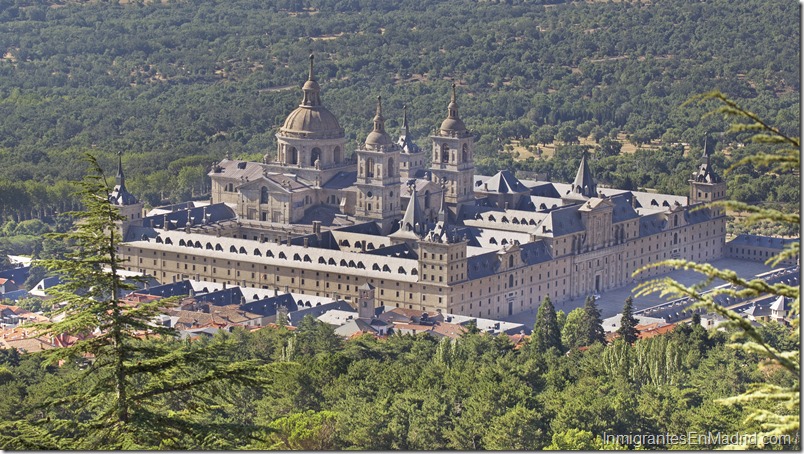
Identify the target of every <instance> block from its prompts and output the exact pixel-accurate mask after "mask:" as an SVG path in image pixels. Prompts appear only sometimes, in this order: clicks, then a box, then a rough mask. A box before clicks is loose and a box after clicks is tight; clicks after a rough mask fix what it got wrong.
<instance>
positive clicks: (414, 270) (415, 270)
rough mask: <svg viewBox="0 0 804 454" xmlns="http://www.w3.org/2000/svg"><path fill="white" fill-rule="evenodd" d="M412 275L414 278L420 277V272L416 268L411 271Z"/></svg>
mask: <svg viewBox="0 0 804 454" xmlns="http://www.w3.org/2000/svg"><path fill="white" fill-rule="evenodd" d="M410 274H412V275H414V276H418V275H419V270H417V269H416V268H413V269H412V270H410Z"/></svg>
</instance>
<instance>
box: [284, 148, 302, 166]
mask: <svg viewBox="0 0 804 454" xmlns="http://www.w3.org/2000/svg"><path fill="white" fill-rule="evenodd" d="M287 153H288V156H287V158H288V161H287V162H288V164H298V163H299V152H298V151H297V150H296V147H290V150H288V151H287Z"/></svg>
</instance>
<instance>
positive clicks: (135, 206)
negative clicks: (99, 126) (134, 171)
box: [109, 153, 143, 237]
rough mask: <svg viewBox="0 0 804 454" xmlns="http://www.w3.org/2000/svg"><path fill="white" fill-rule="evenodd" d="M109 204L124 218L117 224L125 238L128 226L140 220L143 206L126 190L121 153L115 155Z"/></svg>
mask: <svg viewBox="0 0 804 454" xmlns="http://www.w3.org/2000/svg"><path fill="white" fill-rule="evenodd" d="M109 203H111V204H112V205H114V206H116V207H117V210H118V212H119V213H120V215H121V216H123V218H125V219H123V220H122V221H119V222H118V225H119V228H120V233H121V235H123V236H124V237H125V234H126V231H127V230H128V226H129V225H131V224H132V223H134V222H137V221H140V220H141V219H142V207H143V204H142V202H140V201H139V200H137V198H136V197H134V195H133V194H131V193H130V192H128V189H126V176H125V174H124V173H123V153H117V175H116V176H115V186H114V189H112V193H111V194H109Z"/></svg>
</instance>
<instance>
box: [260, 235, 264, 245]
mask: <svg viewBox="0 0 804 454" xmlns="http://www.w3.org/2000/svg"><path fill="white" fill-rule="evenodd" d="M260 243H265V234H264V233H260Z"/></svg>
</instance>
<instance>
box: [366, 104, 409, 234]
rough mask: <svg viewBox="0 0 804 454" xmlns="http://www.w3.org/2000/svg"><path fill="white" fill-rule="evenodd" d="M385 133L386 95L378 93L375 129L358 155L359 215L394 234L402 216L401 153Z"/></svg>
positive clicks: (383, 231) (384, 232)
mask: <svg viewBox="0 0 804 454" xmlns="http://www.w3.org/2000/svg"><path fill="white" fill-rule="evenodd" d="M400 150H401V148H400V147H399V145H397V144H395V143H394V142H393V141H392V140H391V137H390V136H389V135H388V133H386V132H385V118H384V117H383V116H382V98H381V97H380V96H377V114H376V115H375V116H374V129H373V130H372V131H371V132H370V133H369V135H368V137H366V143H365V144H364V146H363V147H362V148H360V149H358V150H356V153H355V154H356V155H357V181H356V186H357V189H358V192H357V207H356V208H355V216H356V217H358V218H360V219H363V220H371V221H376V222H377V223H378V225H379V226H380V230H381V232H382V234H383V235H387V234H389V233H391V230H392V229H393V227H394V225H395V223H396V221H398V220H399V219H400V218H401V217H402V207H401V200H400V194H399V191H400V187H401V184H400V179H399V152H400Z"/></svg>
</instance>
